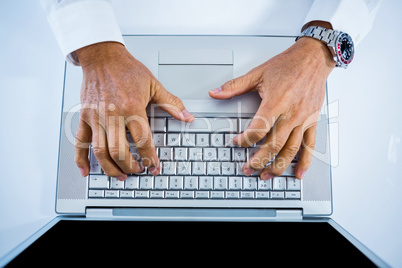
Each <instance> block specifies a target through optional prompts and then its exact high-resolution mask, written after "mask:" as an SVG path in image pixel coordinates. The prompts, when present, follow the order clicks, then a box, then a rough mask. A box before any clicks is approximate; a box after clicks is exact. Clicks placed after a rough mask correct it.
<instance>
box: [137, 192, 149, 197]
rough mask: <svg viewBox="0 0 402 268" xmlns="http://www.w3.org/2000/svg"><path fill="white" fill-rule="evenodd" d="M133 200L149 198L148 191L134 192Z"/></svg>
mask: <svg viewBox="0 0 402 268" xmlns="http://www.w3.org/2000/svg"><path fill="white" fill-rule="evenodd" d="M134 196H135V198H149V191H135V192H134Z"/></svg>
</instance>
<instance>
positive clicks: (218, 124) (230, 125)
mask: <svg viewBox="0 0 402 268" xmlns="http://www.w3.org/2000/svg"><path fill="white" fill-rule="evenodd" d="M167 128H168V131H169V132H204V133H205V132H237V118H229V117H218V118H206V117H198V118H195V119H194V121H193V122H191V123H185V122H182V121H179V120H176V119H174V118H169V119H168V126H167Z"/></svg>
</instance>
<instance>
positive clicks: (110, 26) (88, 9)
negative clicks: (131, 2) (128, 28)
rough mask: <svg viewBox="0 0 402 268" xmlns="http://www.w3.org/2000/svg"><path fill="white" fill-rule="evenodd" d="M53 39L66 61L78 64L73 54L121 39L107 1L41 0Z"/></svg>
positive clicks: (111, 9) (120, 41)
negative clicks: (93, 45) (101, 43)
mask: <svg viewBox="0 0 402 268" xmlns="http://www.w3.org/2000/svg"><path fill="white" fill-rule="evenodd" d="M41 5H42V7H43V9H44V10H45V12H46V14H47V19H48V22H49V24H50V27H51V28H52V31H53V33H54V36H55V37H56V40H57V42H58V44H59V46H60V49H61V51H62V53H63V55H64V56H65V57H66V59H67V61H68V62H70V63H72V64H74V65H79V62H78V59H77V55H76V53H75V51H76V50H77V49H80V48H82V47H85V46H88V45H91V44H95V43H100V42H106V41H115V42H119V43H122V44H123V45H124V41H123V37H122V35H121V31H120V28H119V24H118V23H117V20H116V17H115V15H114V11H113V7H112V4H111V2H110V1H108V0H41Z"/></svg>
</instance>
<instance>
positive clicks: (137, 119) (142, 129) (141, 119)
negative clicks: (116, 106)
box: [126, 110, 160, 175]
mask: <svg viewBox="0 0 402 268" xmlns="http://www.w3.org/2000/svg"><path fill="white" fill-rule="evenodd" d="M126 124H127V128H128V129H129V131H130V133H131V137H132V138H133V141H134V144H135V146H136V148H137V150H138V152H139V153H140V155H141V159H142V163H143V165H144V166H146V167H148V169H149V171H150V172H151V174H152V175H158V174H159V173H160V164H159V159H158V156H157V154H156V149H155V144H154V140H153V138H152V133H151V129H150V128H149V124H148V119H147V115H146V112H145V110H144V111H143V112H140V113H137V114H136V115H133V116H131V117H129V118H127V119H126Z"/></svg>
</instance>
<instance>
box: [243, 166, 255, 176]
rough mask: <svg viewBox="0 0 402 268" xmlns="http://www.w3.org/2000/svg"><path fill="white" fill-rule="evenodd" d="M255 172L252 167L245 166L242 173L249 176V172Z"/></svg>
mask: <svg viewBox="0 0 402 268" xmlns="http://www.w3.org/2000/svg"><path fill="white" fill-rule="evenodd" d="M254 172H255V170H254V169H251V168H246V169H245V170H244V174H245V175H246V176H250V175H251V174H253V173H254Z"/></svg>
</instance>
